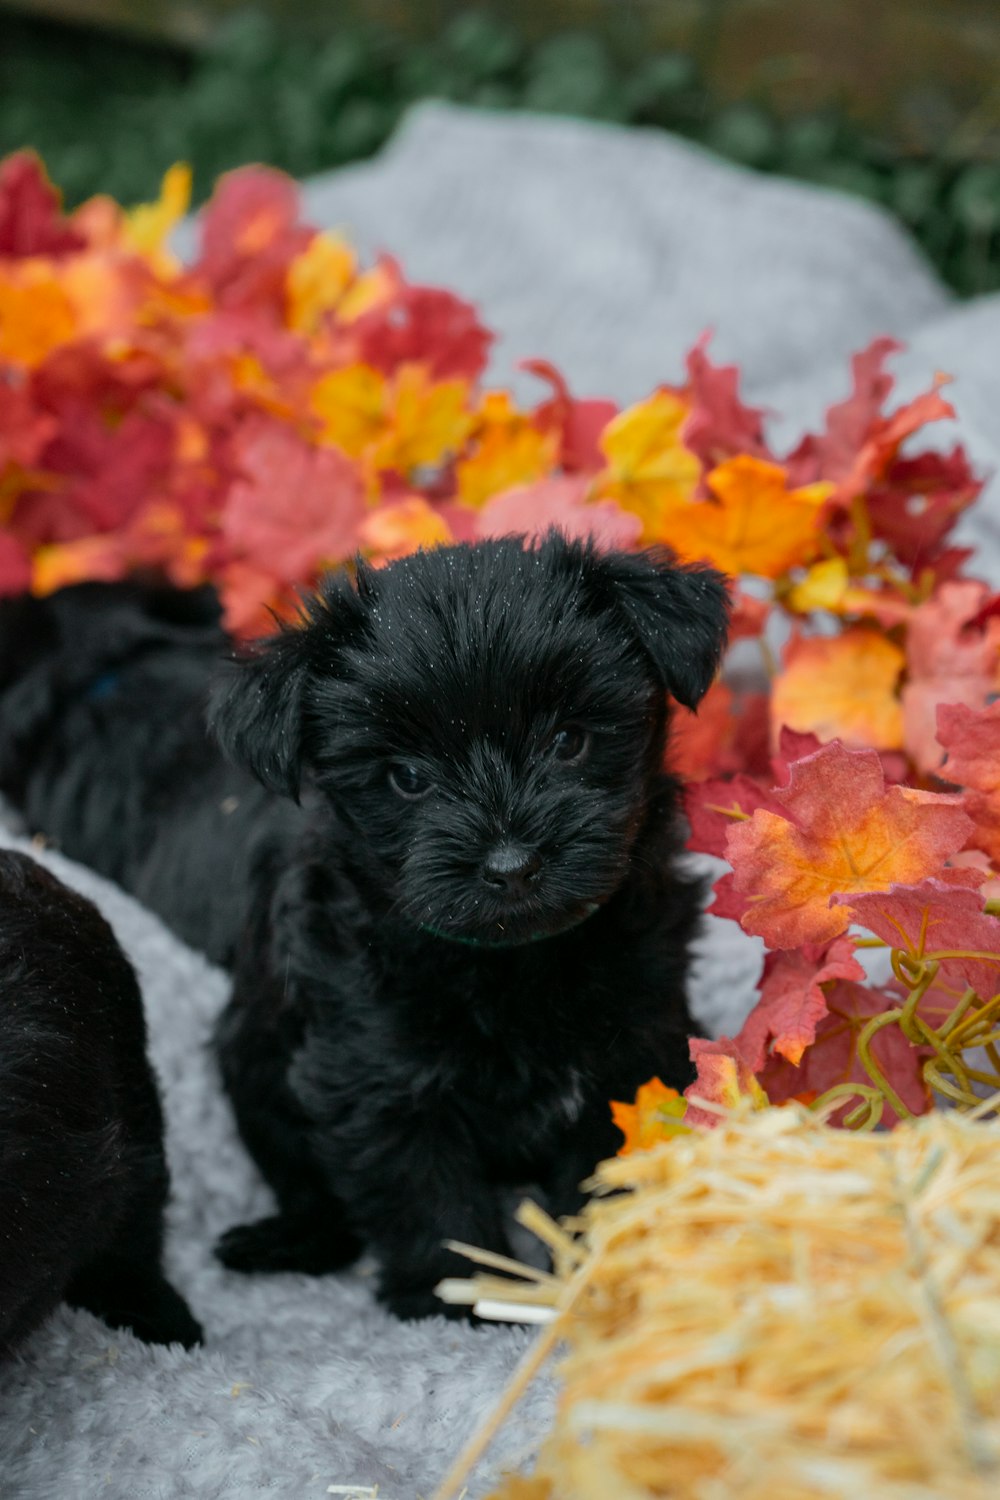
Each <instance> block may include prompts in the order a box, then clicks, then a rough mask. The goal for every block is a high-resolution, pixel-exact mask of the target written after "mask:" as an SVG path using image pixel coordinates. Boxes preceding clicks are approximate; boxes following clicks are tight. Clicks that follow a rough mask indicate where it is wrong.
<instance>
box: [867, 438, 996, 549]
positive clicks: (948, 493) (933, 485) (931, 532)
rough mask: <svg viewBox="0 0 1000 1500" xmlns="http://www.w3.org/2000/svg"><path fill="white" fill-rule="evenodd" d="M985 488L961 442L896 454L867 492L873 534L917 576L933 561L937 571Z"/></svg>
mask: <svg viewBox="0 0 1000 1500" xmlns="http://www.w3.org/2000/svg"><path fill="white" fill-rule="evenodd" d="M982 487H983V482H982V480H980V479H977V478H976V476H975V474H974V473H973V472H972V468H971V465H970V464H969V460H968V457H967V455H966V453H965V450H964V449H963V448H961V447H955V448H953V449H952V450H951V452H950V453H935V452H929V453H920V454H917V455H916V457H914V458H896V459H894V460H893V462H892V463H891V464H890V465H889V467H888V469H887V470H886V473H885V476H884V478H883V480H882V481H881V483H880V484H878V485H877V486H875V487H874V488H873V489H872V490H871V492H870V494H869V495H868V497H867V501H866V505H867V510H868V519H869V522H870V524H871V528H872V533H873V535H874V536H877V537H880V538H881V539H882V540H884V541H887V542H888V543H889V545H890V547H891V548H892V552H893V554H894V556H896V557H897V558H899V560H900V562H903V563H905V564H906V565H907V566H908V567H909V568H910V569H911V570H912V571H913V574H914V576H916V575H917V574H918V573H919V572H920V570H921V569H922V568H924V567H928V566H931V567H935V571H936V564H937V562H938V559H939V556H940V549H941V546H942V543H943V542H944V540H945V538H946V537H947V535H948V533H949V531H950V530H951V528H952V527H953V526H954V524H955V522H956V521H957V520H958V518H959V516H960V515H961V514H962V513H963V511H965V510H967V509H968V507H969V506H970V505H972V504H973V502H974V501H975V500H976V499H977V498H978V496H979V494H980V492H981V490H982Z"/></svg>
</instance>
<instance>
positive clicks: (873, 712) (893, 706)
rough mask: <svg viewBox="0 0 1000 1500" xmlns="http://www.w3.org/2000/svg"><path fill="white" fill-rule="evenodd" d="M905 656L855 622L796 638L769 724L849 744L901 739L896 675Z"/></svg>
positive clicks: (894, 744)
mask: <svg viewBox="0 0 1000 1500" xmlns="http://www.w3.org/2000/svg"><path fill="white" fill-rule="evenodd" d="M905 664H906V658H905V656H904V654H903V652H902V651H901V650H900V648H899V647H898V646H896V645H894V644H893V642H892V641H890V640H888V639H887V638H886V637H885V636H884V635H883V634H882V633H881V631H878V630H873V629H871V628H870V627H868V626H864V625H858V626H855V627H853V628H851V629H849V630H845V631H844V632H843V634H842V635H834V636H814V637H810V638H809V639H806V640H803V639H801V638H794V637H793V639H792V640H791V641H790V642H789V644H788V646H787V647H786V649H785V652H784V664H783V668H782V670H781V671H780V672H779V673H778V675H777V677H776V678H775V680H774V685H773V688H772V694H771V728H772V735H773V737H774V738H775V739H776V738H777V735H778V733H779V732H780V730H781V728H782V726H783V725H784V726H787V727H788V728H789V729H796V730H800V731H802V732H803V733H812V734H815V735H818V736H819V738H820V739H821V740H832V739H839V740H843V741H844V743H845V744H848V745H852V746H860V747H865V746H870V747H871V748H872V749H874V750H898V749H900V748H901V747H902V744H903V708H902V704H901V703H900V700H899V697H898V687H899V679H900V675H901V674H902V671H903V667H904V666H905Z"/></svg>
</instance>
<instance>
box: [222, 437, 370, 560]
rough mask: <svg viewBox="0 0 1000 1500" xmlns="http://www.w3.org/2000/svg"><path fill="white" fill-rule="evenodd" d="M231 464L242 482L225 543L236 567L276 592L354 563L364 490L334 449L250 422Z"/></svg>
mask: <svg viewBox="0 0 1000 1500" xmlns="http://www.w3.org/2000/svg"><path fill="white" fill-rule="evenodd" d="M233 460H234V463H235V465H236V466H237V468H238V469H239V470H240V472H241V474H242V476H243V477H242V478H240V479H238V480H236V482H235V483H234V484H233V485H232V486H231V487H230V490H229V494H228V496H227V498H226V502H225V506H224V509H223V513H222V535H223V539H224V541H225V543H226V545H227V547H228V549H229V555H230V557H231V558H232V559H233V560H234V561H239V562H242V563H243V564H245V565H248V566H251V567H254V568H257V569H259V570H260V571H261V573H263V574H265V575H267V576H268V577H269V578H270V579H271V580H272V582H273V583H274V584H297V583H307V582H310V581H311V580H312V579H313V578H314V577H315V576H316V573H317V571H318V570H319V569H320V568H323V567H327V566H329V565H331V564H333V563H337V562H340V561H342V560H343V559H345V558H347V557H349V556H351V554H352V553H353V551H354V550H355V548H356V546H357V538H358V529H359V527H360V525H361V521H362V519H363V517H364V515H365V512H366V506H365V486H364V482H363V480H362V477H361V474H360V472H359V470H358V468H357V467H356V465H355V464H353V463H351V461H350V460H349V459H348V458H345V457H344V455H343V454H342V453H340V452H339V451H338V450H337V449H336V448H314V447H311V446H310V445H309V444H307V443H305V442H303V441H302V439H301V438H299V437H298V436H297V435H296V434H295V433H294V432H292V431H291V430H290V429H288V428H286V427H281V426H279V425H278V424H276V423H270V422H267V421H264V420H260V421H248V422H247V423H245V424H244V425H243V426H242V427H241V428H240V430H239V432H238V433H237V435H236V437H235V439H234V442H233Z"/></svg>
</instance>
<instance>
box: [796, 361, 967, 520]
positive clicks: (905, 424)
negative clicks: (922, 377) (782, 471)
mask: <svg viewBox="0 0 1000 1500" xmlns="http://www.w3.org/2000/svg"><path fill="white" fill-rule="evenodd" d="M902 347H903V346H902V345H901V344H899V343H897V342H896V340H895V339H891V338H877V339H874V340H873V342H872V343H871V344H870V345H869V347H868V348H867V349H865V350H863V351H862V352H861V353H860V354H856V355H855V356H854V358H853V359H852V361H851V367H852V372H853V377H854V389H853V391H852V392H851V395H850V396H849V397H848V398H847V400H846V401H842V402H839V403H837V404H836V405H834V406H831V407H830V409H829V411H828V412H827V414H826V432H825V433H824V434H822V435H821V436H818V437H817V436H811V435H810V436H808V437H805V438H803V440H802V442H801V443H800V444H799V446H798V447H797V448H796V450H795V452H794V453H792V454H791V455H790V456H789V458H788V459H787V460H786V465H787V468H788V471H789V474H790V476H793V478H794V482H796V483H798V484H805V483H809V482H810V481H815V480H819V479H826V480H830V481H832V482H833V484H834V485H835V486H836V496H837V500H838V501H839V502H840V503H843V504H847V503H848V502H849V501H850V500H851V499H852V498H853V497H854V496H855V495H859V494H861V493H862V492H863V491H864V490H865V489H867V488H868V487H869V486H870V485H871V484H873V483H874V482H875V481H879V480H881V479H882V478H883V477H884V476H885V474H886V472H887V471H888V470H889V468H890V466H891V465H892V464H893V463H894V462H895V460H896V458H897V455H898V452H899V448H900V446H901V445H902V443H903V442H904V441H905V439H906V438H908V437H909V436H910V435H911V434H912V433H914V432H915V431H916V430H917V429H918V428H919V427H922V426H923V425H924V423H925V422H934V421H937V420H938V419H939V418H942V417H952V416H954V415H955V413H954V409H953V408H952V407H951V406H949V404H948V402H947V401H945V400H944V399H943V398H942V397H941V396H940V395H939V394H938V385H939V384H940V383H941V382H940V381H935V384H934V387H933V389H932V390H930V391H929V392H926V393H925V394H924V395H922V396H918V397H917V398H916V400H914V401H910V402H908V403H907V404H906V405H904V406H901V407H899V408H898V409H897V410H896V411H895V412H893V413H891V414H890V415H889V416H884V415H883V414H882V407H883V405H884V403H885V401H886V400H887V399H888V396H889V394H890V392H891V391H892V388H893V385H894V383H895V382H894V381H893V378H892V376H891V375H889V374H887V373H886V371H885V369H884V365H885V361H886V359H887V358H888V357H889V355H890V354H894V353H896V352H897V351H898V350H900V349H901V348H902Z"/></svg>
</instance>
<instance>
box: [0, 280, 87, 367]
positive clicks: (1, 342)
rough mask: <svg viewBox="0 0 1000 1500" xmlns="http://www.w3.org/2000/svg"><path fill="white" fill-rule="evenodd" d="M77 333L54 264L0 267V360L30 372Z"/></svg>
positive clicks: (75, 317) (75, 320)
mask: <svg viewBox="0 0 1000 1500" xmlns="http://www.w3.org/2000/svg"><path fill="white" fill-rule="evenodd" d="M76 331H77V316H76V309H75V308H74V306H73V303H72V301H71V299H70V297H69V295H68V293H67V292H66V289H65V288H64V286H63V285H62V282H61V279H60V276H59V273H58V271H57V270H56V268H55V266H54V265H50V264H47V263H46V262H44V261H38V260H26V261H21V262H17V263H14V262H12V263H11V264H10V265H9V266H6V267H4V266H2V265H0V360H8V361H9V362H10V363H11V364H12V365H20V366H21V367H22V368H23V369H27V370H30V369H33V368H34V367H35V366H36V365H40V364H41V363H42V361H43V360H44V359H46V358H47V357H48V355H50V354H51V353H52V351H53V350H54V349H57V348H58V347H59V345H60V344H66V343H69V341H70V339H72V338H73V337H74V336H75V334H76Z"/></svg>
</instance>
